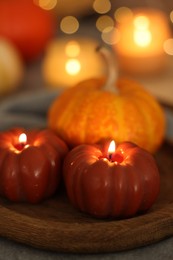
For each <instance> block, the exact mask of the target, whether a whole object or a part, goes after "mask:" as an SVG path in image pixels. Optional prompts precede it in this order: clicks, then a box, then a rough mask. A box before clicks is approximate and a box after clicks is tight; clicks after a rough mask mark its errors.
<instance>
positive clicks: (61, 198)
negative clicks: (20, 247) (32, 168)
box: [0, 143, 173, 253]
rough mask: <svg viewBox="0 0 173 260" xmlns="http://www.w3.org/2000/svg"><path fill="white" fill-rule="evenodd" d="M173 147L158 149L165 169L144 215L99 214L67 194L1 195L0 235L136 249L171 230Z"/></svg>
mask: <svg viewBox="0 0 173 260" xmlns="http://www.w3.org/2000/svg"><path fill="white" fill-rule="evenodd" d="M172 154H173V147H171V145H169V144H166V143H165V144H164V145H163V147H162V148H161V149H160V150H159V152H158V153H157V154H156V160H157V162H158V165H159V169H160V173H161V192H160V196H159V198H158V200H157V202H156V203H155V204H154V205H153V207H152V208H151V209H150V211H148V212H147V213H146V214H144V215H140V216H136V217H134V218H131V219H126V220H98V219H94V218H92V217H90V216H88V215H85V214H82V213H81V212H79V211H77V210H76V209H74V208H73V207H72V206H71V204H70V203H69V201H68V199H67V197H66V195H65V194H64V193H63V192H59V194H57V196H56V197H54V198H52V199H49V200H47V201H45V202H43V203H41V204H39V205H28V204H22V203H20V204H14V203H10V202H9V201H7V200H4V199H0V235H1V236H4V237H7V238H9V239H12V240H14V241H18V242H21V243H24V244H27V245H31V246H34V247H37V248H43V249H49V250H54V251H58V252H72V253H97V252H99V253H101V252H115V251H120V250H126V249H133V248H136V247H139V246H144V245H147V244H151V243H154V242H157V241H159V240H162V239H164V238H166V237H168V236H171V235H173V156H172Z"/></svg>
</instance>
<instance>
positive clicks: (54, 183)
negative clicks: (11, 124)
mask: <svg viewBox="0 0 173 260" xmlns="http://www.w3.org/2000/svg"><path fill="white" fill-rule="evenodd" d="M67 151H68V148H67V146H66V144H65V143H64V141H63V140H61V139H60V138H59V137H58V136H57V135H56V134H55V133H53V132H52V131H51V130H48V129H47V130H46V129H45V130H40V131H39V130H30V131H26V130H25V129H21V128H15V129H11V130H8V131H5V132H1V133H0V169H1V174H0V195H2V196H3V197H6V198H7V199H9V200H11V201H14V202H20V201H26V202H30V203H38V202H40V201H41V200H43V199H46V198H48V197H50V196H52V195H53V194H54V193H55V191H56V189H57V188H58V185H59V182H60V178H61V166H62V159H63V157H64V156H65V155H66V153H67Z"/></svg>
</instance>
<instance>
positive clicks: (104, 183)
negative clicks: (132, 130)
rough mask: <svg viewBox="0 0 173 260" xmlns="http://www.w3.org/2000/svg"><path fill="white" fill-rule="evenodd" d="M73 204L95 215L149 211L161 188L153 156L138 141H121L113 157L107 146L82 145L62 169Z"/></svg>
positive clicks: (71, 152) (110, 215)
mask: <svg viewBox="0 0 173 260" xmlns="http://www.w3.org/2000/svg"><path fill="white" fill-rule="evenodd" d="M63 174H64V180H65V185H66V189H67V194H68V197H69V199H70V201H71V202H72V204H73V205H74V206H75V207H76V208H78V209H80V210H81V211H84V212H86V213H89V214H91V215H93V216H95V217H99V218H107V217H114V218H115V217H117V218H125V217H132V216H134V215H135V214H137V213H139V212H144V211H146V210H148V209H149V208H150V207H151V206H152V204H153V203H154V202H155V200H156V198H157V196H158V193H159V189H160V176H159V172H158V168H157V165H156V163H155V160H154V158H153V156H152V155H151V154H150V153H148V152H147V151H145V150H143V149H141V148H139V147H138V146H136V145H135V144H132V143H129V142H124V143H122V144H119V145H118V146H117V148H116V151H115V152H114V153H112V154H111V157H109V156H107V154H106V153H105V147H99V146H91V145H80V146H77V147H75V148H74V149H73V150H71V151H70V152H69V153H68V155H67V156H66V158H65V161H64V168H63Z"/></svg>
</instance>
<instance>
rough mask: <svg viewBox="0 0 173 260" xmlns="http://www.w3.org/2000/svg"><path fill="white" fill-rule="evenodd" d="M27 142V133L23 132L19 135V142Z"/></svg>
mask: <svg viewBox="0 0 173 260" xmlns="http://www.w3.org/2000/svg"><path fill="white" fill-rule="evenodd" d="M26 142H27V136H26V134H24V133H22V134H20V135H19V143H20V144H26Z"/></svg>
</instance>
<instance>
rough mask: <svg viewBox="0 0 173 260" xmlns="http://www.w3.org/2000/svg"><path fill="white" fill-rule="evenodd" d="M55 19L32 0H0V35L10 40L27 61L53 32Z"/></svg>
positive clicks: (41, 49) (45, 42) (37, 53)
mask: <svg viewBox="0 0 173 260" xmlns="http://www.w3.org/2000/svg"><path fill="white" fill-rule="evenodd" d="M55 25H56V24H55V19H54V16H53V14H52V13H51V12H50V11H46V10H43V9H41V8H40V7H39V6H37V5H35V4H34V3H33V1H32V0H1V1H0V36H3V37H6V38H7V39H8V40H11V41H12V42H13V44H14V45H15V46H16V47H17V48H18V49H19V51H20V52H21V54H22V56H23V58H24V59H25V60H27V61H31V60H32V59H35V58H37V57H38V56H39V55H40V54H41V53H42V51H43V50H44V48H45V46H46V44H47V42H48V41H49V40H50V39H51V38H52V37H53V35H54V34H55V29H56V26H55Z"/></svg>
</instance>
